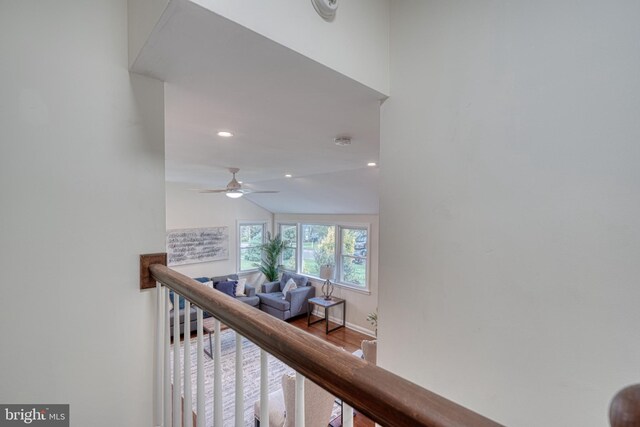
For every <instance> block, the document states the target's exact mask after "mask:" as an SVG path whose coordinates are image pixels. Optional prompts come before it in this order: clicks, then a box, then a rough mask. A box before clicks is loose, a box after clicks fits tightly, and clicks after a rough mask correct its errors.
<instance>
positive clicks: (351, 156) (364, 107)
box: [132, 2, 384, 213]
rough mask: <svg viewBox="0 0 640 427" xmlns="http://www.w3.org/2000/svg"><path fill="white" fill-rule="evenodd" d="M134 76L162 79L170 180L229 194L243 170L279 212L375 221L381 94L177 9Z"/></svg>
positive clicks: (203, 13) (206, 14)
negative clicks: (362, 216) (341, 141)
mask: <svg viewBox="0 0 640 427" xmlns="http://www.w3.org/2000/svg"><path fill="white" fill-rule="evenodd" d="M337 48H339V47H337ZM132 71H135V72H138V73H141V74H146V75H150V76H153V77H156V78H159V79H161V80H164V81H165V82H166V85H165V112H166V113H165V126H166V134H165V138H166V179H167V181H173V182H184V183H190V184H193V185H194V188H224V186H226V184H227V182H229V180H230V178H231V175H230V174H229V172H228V171H227V168H228V167H238V168H240V173H239V174H238V176H237V178H238V179H239V180H241V181H243V183H244V184H243V185H248V186H250V187H251V188H254V189H261V190H279V191H280V193H277V194H262V195H260V194H252V195H248V196H246V197H248V198H249V199H250V200H252V201H253V202H255V203H256V204H258V205H260V206H262V207H264V208H266V209H268V210H270V211H272V212H277V213H280V212H286V213H377V212H378V193H377V186H378V173H377V172H378V171H377V168H370V167H367V166H366V164H367V163H368V162H372V161H373V162H377V161H378V155H379V109H380V108H379V106H380V100H381V99H383V98H384V96H383V95H382V94H380V93H379V92H377V91H375V90H372V89H370V88H368V87H366V86H364V85H362V84H360V83H358V82H356V81H354V80H352V79H350V78H348V77H345V76H344V75H342V74H339V73H337V72H335V71H333V70H331V69H329V68H327V67H325V66H323V65H321V64H319V63H317V62H315V61H312V60H310V59H309V58H307V57H304V56H302V55H300V54H298V53H296V52H294V51H292V50H290V49H288V48H286V47H284V46H282V45H279V44H277V43H275V42H273V41H271V40H269V39H267V38H265V37H263V36H261V35H259V34H257V33H254V32H252V31H250V30H248V29H247V28H245V27H242V26H240V25H238V24H236V23H233V22H231V21H229V20H227V19H225V18H223V17H221V16H219V15H216V14H214V13H213V12H210V11H208V10H206V9H203V8H201V7H200V6H197V5H195V4H192V3H190V2H172V3H171V4H170V6H169V9H168V10H167V12H165V15H164V16H163V19H162V20H161V24H160V25H158V26H157V27H156V29H155V30H154V32H153V33H152V35H151V37H150V39H149V41H148V42H147V44H146V46H145V47H144V48H143V49H142V51H141V53H140V55H139V56H138V58H137V59H136V62H135V63H134V66H133V67H132ZM219 130H229V131H231V132H233V133H234V137H232V138H222V137H219V136H217V134H216V133H217V132H218V131H219ZM336 136H351V137H352V144H351V145H350V146H346V147H339V146H336V145H335V144H334V143H333V138H334V137H336ZM287 173H289V174H292V175H293V178H290V179H289V178H284V175H285V174H287ZM202 197H225V196H224V195H222V194H203V195H202Z"/></svg>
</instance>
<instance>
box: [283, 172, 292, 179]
mask: <svg viewBox="0 0 640 427" xmlns="http://www.w3.org/2000/svg"><path fill="white" fill-rule="evenodd" d="M292 176H293V175H291V174H290V173H288V174H286V175H285V176H284V177H285V178H291V177H292Z"/></svg>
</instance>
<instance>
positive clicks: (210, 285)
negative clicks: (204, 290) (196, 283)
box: [202, 280, 213, 289]
mask: <svg viewBox="0 0 640 427" xmlns="http://www.w3.org/2000/svg"><path fill="white" fill-rule="evenodd" d="M202 284H203V285H205V286H208V287H210V288H211V289H213V282H212V281H211V280H209V281H208V282H202Z"/></svg>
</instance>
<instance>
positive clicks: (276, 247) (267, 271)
mask: <svg viewBox="0 0 640 427" xmlns="http://www.w3.org/2000/svg"><path fill="white" fill-rule="evenodd" d="M286 248H287V243H286V242H285V241H284V240H282V237H281V236H280V234H276V235H275V236H273V238H272V237H271V233H269V232H267V240H266V241H265V242H264V243H263V244H262V245H260V249H261V250H262V259H261V262H260V266H259V268H260V272H261V273H262V274H264V276H265V277H266V278H267V281H268V282H274V281H276V280H278V275H279V273H280V268H279V265H278V261H279V259H280V255H282V252H283V251H284V250H285V249H286Z"/></svg>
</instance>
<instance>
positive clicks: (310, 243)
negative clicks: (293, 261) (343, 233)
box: [301, 224, 336, 277]
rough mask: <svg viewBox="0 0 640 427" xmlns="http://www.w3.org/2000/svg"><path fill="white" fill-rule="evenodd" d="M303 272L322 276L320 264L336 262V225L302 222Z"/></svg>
mask: <svg viewBox="0 0 640 427" xmlns="http://www.w3.org/2000/svg"><path fill="white" fill-rule="evenodd" d="M301 231H302V236H301V237H302V273H303V274H308V275H309V276H314V277H320V266H321V265H324V264H331V265H335V264H336V227H335V226H333V225H308V224H302V226H301Z"/></svg>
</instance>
